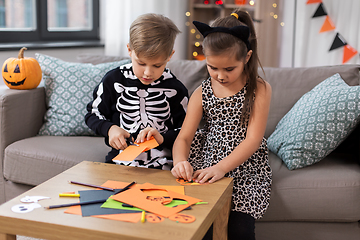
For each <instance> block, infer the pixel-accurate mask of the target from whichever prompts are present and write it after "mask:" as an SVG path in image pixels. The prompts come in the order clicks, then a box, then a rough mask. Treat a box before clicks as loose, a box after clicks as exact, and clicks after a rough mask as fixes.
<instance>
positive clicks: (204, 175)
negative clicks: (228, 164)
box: [194, 165, 226, 183]
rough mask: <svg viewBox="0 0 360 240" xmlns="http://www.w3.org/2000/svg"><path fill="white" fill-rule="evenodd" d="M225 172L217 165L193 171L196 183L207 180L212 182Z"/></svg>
mask: <svg viewBox="0 0 360 240" xmlns="http://www.w3.org/2000/svg"><path fill="white" fill-rule="evenodd" d="M225 174H226V172H224V171H223V170H222V169H221V168H220V167H219V166H217V165H214V166H212V167H208V168H205V169H200V170H197V171H196V172H195V173H194V179H195V182H197V183H205V182H207V181H209V183H213V182H216V181H217V180H220V179H222V178H223V177H224V176H225Z"/></svg>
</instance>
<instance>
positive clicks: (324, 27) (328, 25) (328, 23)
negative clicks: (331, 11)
mask: <svg viewBox="0 0 360 240" xmlns="http://www.w3.org/2000/svg"><path fill="white" fill-rule="evenodd" d="M334 29H335V26H334V23H333V22H332V21H331V19H330V17H329V16H326V19H325V21H324V24H323V25H322V27H321V29H320V32H319V33H322V32H328V31H331V30H334Z"/></svg>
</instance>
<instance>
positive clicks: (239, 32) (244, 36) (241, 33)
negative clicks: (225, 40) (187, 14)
mask: <svg viewBox="0 0 360 240" xmlns="http://www.w3.org/2000/svg"><path fill="white" fill-rule="evenodd" d="M235 14H236V13H234V16H235ZM231 15H233V14H231ZM236 15H237V14H236ZM235 17H236V16H235ZM236 18H237V17H236ZM193 24H194V25H195V27H196V28H197V29H198V30H199V32H200V33H201V35H203V37H204V38H205V37H206V36H207V35H209V34H210V33H215V32H222V33H228V34H231V35H233V36H235V37H237V38H239V39H240V40H241V41H243V42H244V43H245V45H246V47H247V49H248V51H249V50H250V42H249V36H250V29H249V27H248V26H236V27H232V28H227V27H210V26H209V25H207V24H205V23H202V22H198V21H193Z"/></svg>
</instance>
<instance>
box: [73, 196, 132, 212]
mask: <svg viewBox="0 0 360 240" xmlns="http://www.w3.org/2000/svg"><path fill="white" fill-rule="evenodd" d="M79 194H80V202H87V201H93V200H99V199H107V198H109V197H110V196H111V195H113V194H114V193H113V192H111V191H107V190H84V191H79ZM104 202H105V201H104ZM102 204H103V203H95V204H87V205H82V206H81V212H82V216H83V217H89V216H93V215H105V214H120V213H133V212H134V211H133V210H128V209H104V208H102V207H101V205H102Z"/></svg>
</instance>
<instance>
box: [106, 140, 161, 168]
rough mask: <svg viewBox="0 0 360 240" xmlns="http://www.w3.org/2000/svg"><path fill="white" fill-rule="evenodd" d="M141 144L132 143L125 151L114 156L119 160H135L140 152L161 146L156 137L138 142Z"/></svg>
mask: <svg viewBox="0 0 360 240" xmlns="http://www.w3.org/2000/svg"><path fill="white" fill-rule="evenodd" d="M138 145H139V146H134V145H130V146H128V147H127V148H125V150H124V151H122V152H121V153H119V154H118V155H117V156H116V157H114V158H113V161H114V160H118V161H129V162H131V161H133V160H134V159H135V158H136V157H137V156H139V155H140V153H142V152H145V151H148V150H150V149H152V148H155V147H157V146H159V144H158V143H157V141H156V140H155V138H153V137H151V139H150V140H148V141H145V142H143V143H138Z"/></svg>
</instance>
